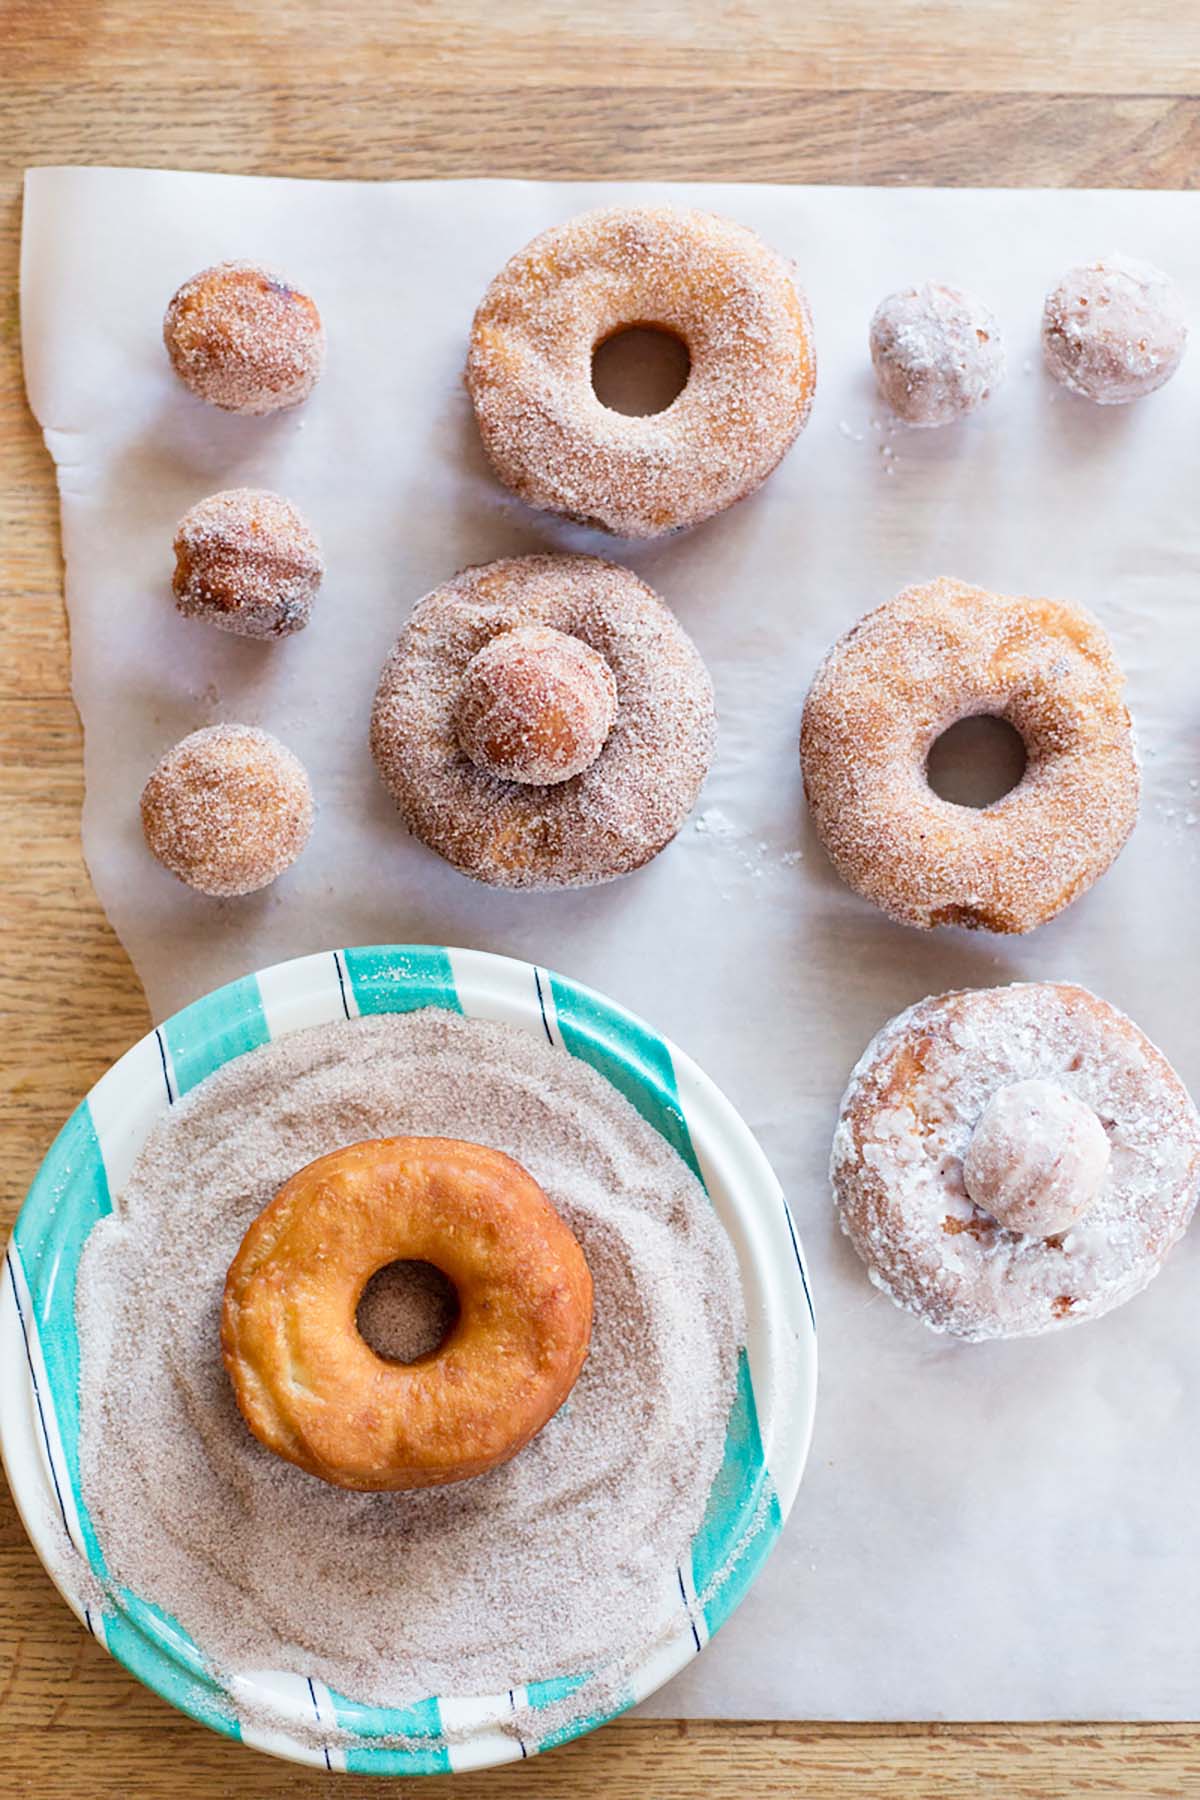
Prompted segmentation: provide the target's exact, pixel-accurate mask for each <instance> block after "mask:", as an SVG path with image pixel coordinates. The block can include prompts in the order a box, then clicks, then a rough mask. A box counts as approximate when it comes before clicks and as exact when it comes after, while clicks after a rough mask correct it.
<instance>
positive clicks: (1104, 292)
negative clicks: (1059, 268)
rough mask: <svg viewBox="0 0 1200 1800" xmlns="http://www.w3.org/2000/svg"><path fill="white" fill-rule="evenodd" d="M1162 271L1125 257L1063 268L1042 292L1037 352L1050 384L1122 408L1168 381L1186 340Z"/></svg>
mask: <svg viewBox="0 0 1200 1800" xmlns="http://www.w3.org/2000/svg"><path fill="white" fill-rule="evenodd" d="M1187 335H1188V327H1187V317H1186V313H1185V311H1184V304H1183V296H1182V294H1181V293H1180V292H1179V289H1178V288H1177V287H1176V285H1175V283H1174V282H1173V281H1172V280H1171V278H1170V276H1169V275H1164V274H1163V272H1162V270H1161V269H1156V268H1155V267H1154V266H1153V264H1151V263H1145V262H1136V261H1135V260H1134V259H1133V258H1132V257H1127V256H1106V257H1104V258H1102V259H1101V260H1100V261H1098V262H1093V263H1086V264H1084V265H1082V266H1081V267H1079V268H1075V269H1068V271H1067V273H1066V274H1065V275H1064V276H1063V278H1062V280H1061V281H1060V282H1059V284H1058V286H1057V287H1055V288H1053V289H1051V291H1050V293H1049V294H1047V296H1046V304H1045V308H1044V310H1043V313H1042V351H1043V354H1044V355H1045V359H1046V367H1047V369H1049V371H1050V373H1051V375H1053V377H1054V379H1055V381H1060V382H1061V383H1062V385H1063V386H1064V387H1066V388H1070V390H1071V392H1072V393H1074V394H1082V395H1083V397H1084V398H1085V399H1086V400H1094V401H1095V402H1096V405H1097V406H1126V405H1128V403H1129V401H1131V400H1139V399H1140V398H1141V396H1142V395H1143V394H1152V393H1153V392H1154V390H1155V388H1160V387H1162V385H1163V383H1164V382H1167V381H1169V380H1170V379H1171V377H1172V375H1173V374H1174V373H1175V371H1176V369H1177V368H1178V367H1179V364H1180V361H1181V359H1182V357H1183V352H1184V349H1185V348H1186V345H1187Z"/></svg>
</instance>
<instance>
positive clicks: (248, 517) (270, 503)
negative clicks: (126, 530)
mask: <svg viewBox="0 0 1200 1800" xmlns="http://www.w3.org/2000/svg"><path fill="white" fill-rule="evenodd" d="M324 573H325V565H324V563H323V561H322V559H321V546H320V544H319V543H318V542H317V539H316V537H315V535H314V533H313V531H312V528H311V526H310V525H309V524H308V523H307V522H306V520H305V519H304V517H303V515H302V514H301V513H300V512H299V510H298V509H297V508H296V507H294V506H293V505H292V503H291V501H290V500H284V499H283V498H282V497H281V496H280V495H279V494H271V493H267V492H265V491H263V490H261V489H256V488H230V489H228V490H227V491H226V492H224V493H220V494H210V495H209V496H208V498H207V499H206V500H201V501H199V502H198V503H197V504H196V505H195V506H193V507H192V508H191V510H190V511H189V512H186V513H185V514H184V515H183V518H182V519H181V520H180V521H179V528H178V530H177V531H176V533H175V575H174V578H173V580H172V584H171V585H172V588H173V591H174V594H175V605H176V606H177V608H178V609H179V611H180V612H181V613H183V615H184V617H185V618H189V619H206V620H208V622H209V623H210V624H212V625H215V626H217V628H218V629H219V630H221V631H232V632H236V633H237V634H238V636H240V637H253V638H277V637H287V636H289V635H290V634H291V633H292V632H294V631H302V630H303V628H304V627H305V626H306V625H307V624H308V621H309V617H310V615H311V613H312V605H313V600H314V599H315V597H316V594H317V590H318V588H319V587H320V585H321V578H322V576H323V575H324Z"/></svg>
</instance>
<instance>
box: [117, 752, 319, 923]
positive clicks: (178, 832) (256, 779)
mask: <svg viewBox="0 0 1200 1800" xmlns="http://www.w3.org/2000/svg"><path fill="white" fill-rule="evenodd" d="M312 822H313V797H312V789H311V788H310V786H309V782H308V776H307V774H306V773H305V770H304V765H303V764H302V763H301V761H300V759H299V757H297V756H294V755H293V754H292V752H291V751H290V750H288V749H287V748H286V747H285V746H284V745H283V744H281V743H280V742H279V740H278V738H274V737H272V736H271V735H270V733H269V732H266V731H259V730H257V729H256V728H255V727H254V726H252V725H208V726H205V727H204V729H203V730H201V731H193V732H192V734H191V736H190V737H185V738H183V739H182V740H181V741H180V742H179V743H178V744H176V745H175V746H174V748H173V749H171V750H168V751H167V753H166V755H165V756H164V757H163V758H162V760H161V761H160V762H159V764H158V765H157V767H156V768H155V770H154V772H153V774H152V775H151V776H150V779H149V781H147V783H146V785H145V787H144V788H143V790H142V830H143V832H144V833H145V838H146V843H147V845H148V847H149V849H150V851H151V853H152V854H153V855H154V856H156V857H157V858H158V860H159V862H160V863H161V864H162V865H163V867H164V869H169V870H170V872H171V874H172V875H177V876H178V877H179V879H180V880H181V881H186V882H187V884H188V886H189V887H194V888H197V889H198V890H199V892H200V893H202V894H211V895H214V896H218V897H225V896H228V895H234V894H251V893H254V892H255V891H256V890H257V889H258V888H264V887H268V886H269V885H270V883H271V882H272V881H274V880H275V879H276V877H277V876H279V875H282V873H283V871H284V870H285V869H286V868H288V867H289V866H290V865H291V864H292V863H293V862H295V860H296V858H297V857H298V856H299V854H300V852H301V851H302V850H303V848H304V846H305V844H306V843H307V842H308V834H309V832H310V831H311V829H312Z"/></svg>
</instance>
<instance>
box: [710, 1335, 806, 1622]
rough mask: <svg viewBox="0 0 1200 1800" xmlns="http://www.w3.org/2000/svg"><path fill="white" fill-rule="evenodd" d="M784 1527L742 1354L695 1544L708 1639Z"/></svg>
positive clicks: (746, 1362) (740, 1354) (726, 1616)
mask: <svg viewBox="0 0 1200 1800" xmlns="http://www.w3.org/2000/svg"><path fill="white" fill-rule="evenodd" d="M782 1524H783V1516H782V1514H781V1512H780V1509H779V1499H778V1496H777V1495H776V1493H775V1489H774V1486H773V1484H772V1482H771V1477H770V1474H769V1472H768V1470H767V1466H766V1462H765V1459H764V1457H763V1447H762V1435H761V1433H760V1431H759V1428H758V1410H757V1408H756V1407H755V1404H754V1388H753V1387H752V1385H751V1382H750V1363H749V1360H748V1358H747V1356H746V1352H745V1351H744V1350H741V1351H739V1352H738V1369H737V1391H736V1393H735V1395H734V1400H733V1406H732V1408H731V1409H730V1413H729V1424H728V1427H727V1429H726V1433H725V1455H724V1459H723V1460H722V1463H721V1467H720V1468H719V1469H718V1471H717V1475H716V1479H715V1481H714V1482H713V1484H712V1489H711V1491H710V1493H709V1496H708V1506H707V1508H706V1509H705V1514H704V1518H703V1519H702V1520H701V1522H700V1528H699V1530H698V1531H697V1532H696V1535H695V1537H694V1538H693V1539H692V1584H693V1586H694V1587H695V1590H696V1594H697V1597H698V1599H699V1600H700V1605H701V1611H702V1612H703V1614H704V1622H705V1624H706V1625H707V1626H708V1631H709V1636H710V1637H711V1636H712V1634H713V1632H714V1631H716V1630H717V1629H718V1627H719V1626H721V1625H722V1624H723V1623H724V1622H725V1620H726V1619H727V1618H728V1617H729V1615H730V1613H731V1612H732V1611H733V1609H734V1607H735V1606H736V1605H737V1603H738V1601H739V1600H740V1599H741V1597H742V1595H743V1594H744V1593H745V1591H746V1589H747V1587H748V1586H749V1585H750V1582H751V1581H752V1580H753V1579H754V1576H755V1574H756V1573H757V1571H758V1569H759V1567H760V1566H761V1564H762V1562H763V1559H764V1557H765V1556H766V1554H767V1551H768V1550H769V1549H770V1548H771V1546H772V1544H773V1543H774V1542H775V1539H776V1538H777V1537H778V1535H779V1532H780V1529H781V1527H782ZM735 1551H736V1554H735V1555H734V1556H733V1561H732V1563H730V1556H731V1554H733V1553H734V1552H735ZM718 1577H719V1578H720V1579H719V1580H718V1579H717V1578H718Z"/></svg>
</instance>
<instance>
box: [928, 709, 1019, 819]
mask: <svg viewBox="0 0 1200 1800" xmlns="http://www.w3.org/2000/svg"><path fill="white" fill-rule="evenodd" d="M1028 764H1029V753H1028V751H1027V750H1026V748H1025V740H1024V738H1023V737H1022V736H1021V734H1020V732H1019V731H1018V730H1017V728H1016V726H1015V725H1012V724H1010V722H1009V721H1008V720H1007V719H1004V718H1001V717H1000V716H999V715H998V714H996V713H976V714H973V715H972V716H970V717H969V718H966V719H956V720H955V722H954V724H953V725H949V726H947V728H946V730H945V731H943V732H942V733H941V735H940V736H939V737H936V738H935V739H934V741H933V743H932V744H931V745H930V747H929V754H928V755H927V756H926V758H925V778H926V780H927V781H928V783H929V785H930V787H931V788H932V789H933V791H934V793H935V794H936V795H937V797H938V799H939V800H945V801H947V802H948V803H949V804H950V805H951V806H970V807H977V808H979V807H985V806H994V805H995V804H996V802H997V801H998V800H1003V798H1004V796H1005V794H1011V793H1012V791H1013V789H1014V788H1015V787H1017V786H1018V785H1019V784H1020V782H1021V779H1022V777H1023V776H1024V774H1025V770H1026V768H1027V767H1028Z"/></svg>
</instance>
